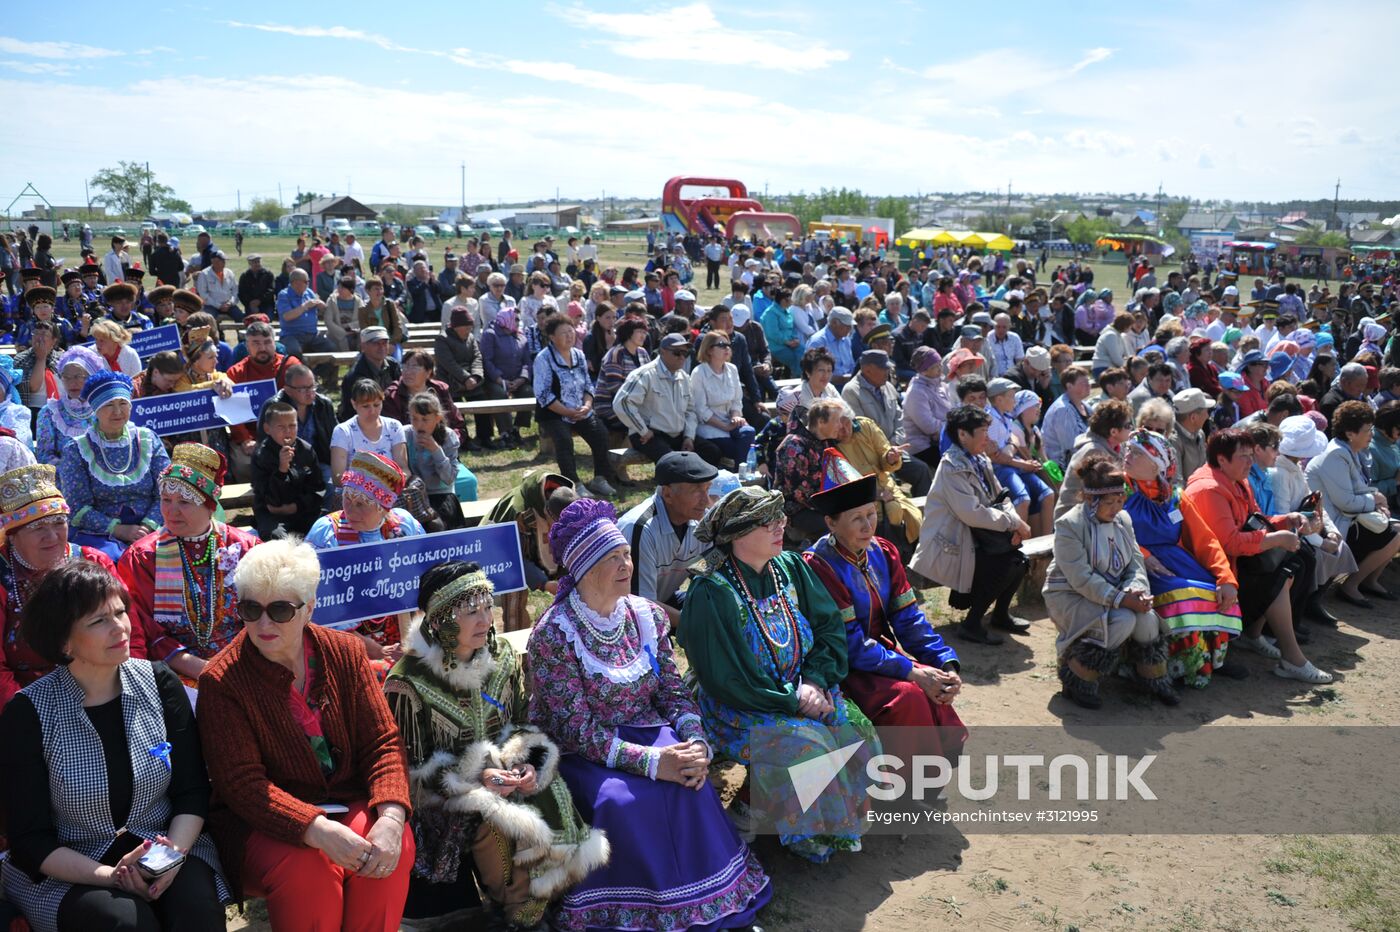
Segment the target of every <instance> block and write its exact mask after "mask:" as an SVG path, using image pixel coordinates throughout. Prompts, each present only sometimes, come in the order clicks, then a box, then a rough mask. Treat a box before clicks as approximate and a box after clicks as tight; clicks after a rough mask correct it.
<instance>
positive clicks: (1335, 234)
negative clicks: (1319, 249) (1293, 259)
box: [1298, 229, 1351, 249]
mask: <svg viewBox="0 0 1400 932" xmlns="http://www.w3.org/2000/svg"><path fill="white" fill-rule="evenodd" d="M1298 245H1299V246H1336V247H1338V248H1341V249H1345V248H1346V247H1347V246H1350V245H1351V243H1350V241H1349V240H1347V236H1346V234H1345V233H1341V232H1339V231H1337V230H1327V231H1324V230H1316V229H1314V230H1307V231H1305V232H1303V233H1299V234H1298Z"/></svg>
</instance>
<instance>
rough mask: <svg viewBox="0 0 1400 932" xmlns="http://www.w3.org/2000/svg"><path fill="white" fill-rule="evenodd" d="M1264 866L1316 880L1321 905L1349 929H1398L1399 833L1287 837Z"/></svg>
mask: <svg viewBox="0 0 1400 932" xmlns="http://www.w3.org/2000/svg"><path fill="white" fill-rule="evenodd" d="M1265 867H1266V869H1267V870H1268V871H1269V872H1270V873H1273V874H1294V875H1302V876H1305V877H1312V878H1315V879H1316V880H1318V881H1320V882H1321V885H1322V900H1321V902H1320V905H1323V906H1326V907H1329V908H1331V909H1336V910H1338V911H1339V912H1340V913H1341V918H1342V919H1343V920H1344V921H1345V922H1346V924H1347V926H1348V927H1349V928H1352V929H1358V930H1362V932H1382V930H1393V929H1400V836H1397V835H1363V836H1357V837H1350V838H1348V837H1339V836H1338V837H1332V836H1326V837H1299V838H1292V839H1289V840H1287V841H1286V842H1285V843H1284V848H1283V851H1282V853H1281V854H1280V855H1279V856H1278V857H1277V858H1273V859H1270V860H1269V861H1268V862H1266V864H1265ZM1272 892H1273V891H1271V894H1272ZM1284 905H1292V904H1291V903H1289V904H1284Z"/></svg>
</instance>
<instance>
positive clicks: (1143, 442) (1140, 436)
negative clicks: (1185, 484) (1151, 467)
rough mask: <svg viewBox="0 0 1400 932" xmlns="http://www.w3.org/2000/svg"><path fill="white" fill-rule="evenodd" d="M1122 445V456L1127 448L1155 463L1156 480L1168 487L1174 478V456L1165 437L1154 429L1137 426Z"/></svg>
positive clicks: (1125, 453) (1126, 451) (1125, 454)
mask: <svg viewBox="0 0 1400 932" xmlns="http://www.w3.org/2000/svg"><path fill="white" fill-rule="evenodd" d="M1123 446H1124V450H1123V455H1124V457H1126V456H1127V453H1128V451H1129V450H1136V451H1138V452H1139V453H1142V454H1145V455H1146V456H1147V457H1148V458H1149V459H1150V460H1152V462H1153V463H1155V464H1157V481H1158V482H1159V483H1160V484H1161V485H1163V486H1165V487H1168V488H1170V486H1171V483H1172V479H1174V478H1176V458H1175V457H1174V456H1173V455H1172V448H1171V444H1170V443H1168V442H1167V438H1166V437H1163V436H1162V435H1161V434H1159V433H1157V432H1156V431H1151V430H1148V429H1147V428H1145V427H1139V428H1138V429H1137V430H1135V431H1133V432H1132V433H1131V434H1129V435H1128V439H1127V441H1125V442H1124V444H1123Z"/></svg>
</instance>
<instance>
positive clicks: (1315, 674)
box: [1274, 660, 1332, 686]
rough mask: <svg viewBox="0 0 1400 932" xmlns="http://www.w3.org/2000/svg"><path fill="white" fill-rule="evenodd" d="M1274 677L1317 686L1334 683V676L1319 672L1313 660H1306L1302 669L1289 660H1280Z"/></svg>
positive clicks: (1275, 668)
mask: <svg viewBox="0 0 1400 932" xmlns="http://www.w3.org/2000/svg"><path fill="white" fill-rule="evenodd" d="M1274 676H1281V677H1283V678H1284V679H1286V680H1302V681H1303V682H1304V683H1312V684H1314V685H1317V686H1322V685H1325V684H1327V683H1330V682H1332V674H1330V673H1324V672H1323V671H1321V670H1319V669H1318V668H1317V667H1315V666H1313V663H1312V661H1311V660H1304V661H1303V665H1302V666H1301V667H1295V666H1294V665H1293V664H1291V663H1289V662H1288V661H1287V660H1280V661H1279V662H1278V666H1276V667H1274Z"/></svg>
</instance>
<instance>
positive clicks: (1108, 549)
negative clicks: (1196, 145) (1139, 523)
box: [1045, 453, 1181, 709]
mask: <svg viewBox="0 0 1400 932" xmlns="http://www.w3.org/2000/svg"><path fill="white" fill-rule="evenodd" d="M1076 468H1077V469H1078V471H1079V478H1080V481H1081V483H1082V487H1083V491H1082V492H1081V496H1082V497H1081V501H1080V502H1079V503H1078V504H1076V505H1075V506H1074V507H1073V508H1071V509H1070V510H1069V511H1068V512H1067V513H1066V514H1065V515H1064V516H1063V517H1062V518H1060V520H1058V521H1056V522H1055V555H1054V557H1053V558H1052V559H1051V561H1050V569H1049V570H1048V571H1047V572H1046V577H1045V607H1046V609H1047V610H1048V611H1049V613H1050V619H1051V620H1052V621H1053V622H1055V627H1056V628H1057V629H1058V630H1059V632H1060V636H1059V637H1058V638H1057V639H1056V640H1055V652H1056V653H1057V654H1058V655H1059V658H1060V683H1061V684H1062V686H1063V691H1064V695H1065V697H1066V698H1068V699H1070V700H1071V701H1073V702H1074V703H1075V704H1077V705H1081V706H1083V707H1084V708H1086V709H1097V708H1100V707H1101V706H1102V705H1103V700H1102V699H1101V698H1100V697H1099V683H1098V681H1099V677H1100V676H1101V675H1103V674H1104V673H1109V672H1111V671H1112V670H1114V669H1116V668H1117V666H1118V660H1119V651H1120V649H1122V650H1123V651H1124V653H1126V655H1127V656H1126V658H1125V659H1127V660H1129V661H1130V662H1132V663H1133V664H1134V665H1135V672H1136V674H1137V679H1138V681H1139V683H1140V684H1141V685H1142V686H1143V687H1144V688H1145V690H1146V691H1147V692H1148V693H1150V694H1152V695H1154V696H1156V697H1157V698H1158V699H1160V700H1161V701H1162V702H1163V703H1165V704H1167V705H1176V704H1178V703H1179V702H1181V697H1180V696H1178V695H1177V693H1176V690H1175V689H1173V688H1172V683H1171V679H1170V677H1168V676H1167V656H1168V649H1167V638H1166V630H1165V629H1164V626H1163V624H1162V620H1161V618H1160V617H1159V616H1158V615H1157V613H1156V612H1154V611H1153V610H1152V593H1151V588H1150V586H1149V584H1148V581H1147V570H1146V568H1145V567H1144V565H1143V557H1142V553H1141V552H1140V551H1139V550H1138V545H1137V540H1136V538H1134V536H1133V522H1132V519H1131V518H1130V517H1129V516H1128V513H1127V512H1125V511H1124V510H1123V502H1124V500H1125V499H1126V498H1127V494H1126V492H1125V490H1124V484H1123V482H1124V477H1123V471H1122V466H1121V465H1120V464H1119V463H1118V461H1117V460H1116V459H1115V458H1114V457H1112V456H1109V455H1108V454H1106V453H1090V454H1089V455H1088V456H1086V457H1084V458H1083V459H1082V460H1081V461H1080V463H1079V465H1078V466H1077V467H1076Z"/></svg>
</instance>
